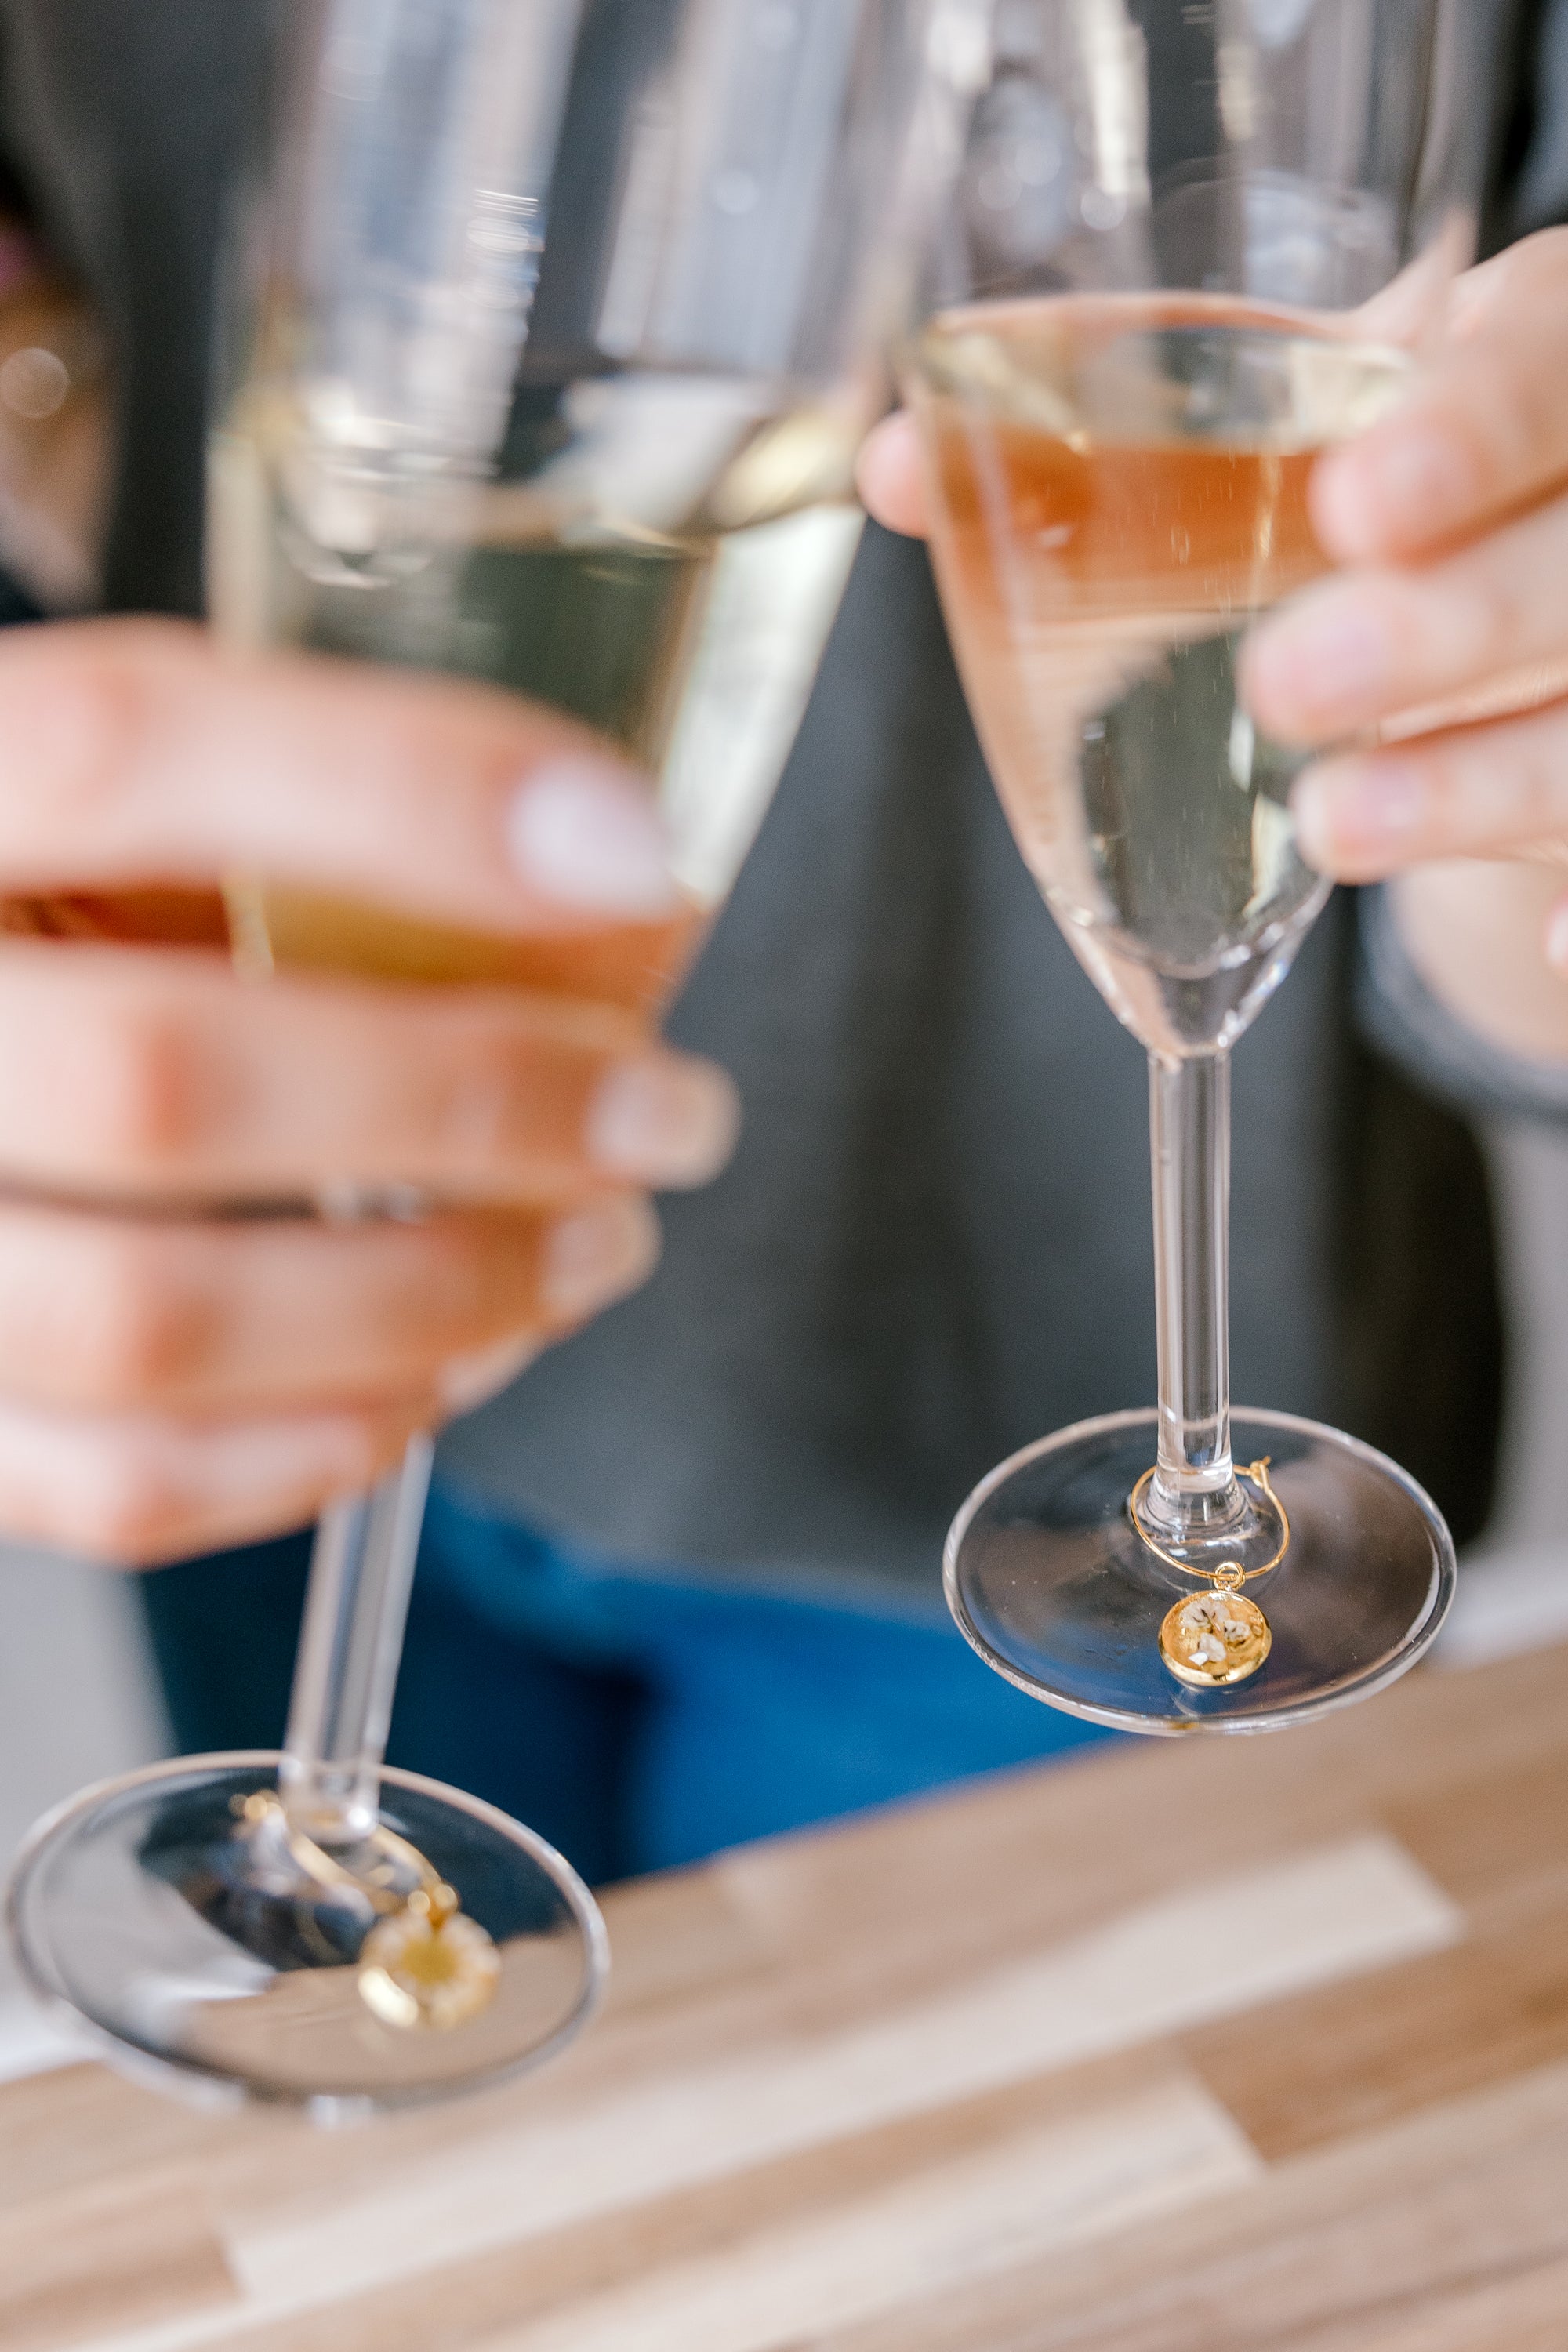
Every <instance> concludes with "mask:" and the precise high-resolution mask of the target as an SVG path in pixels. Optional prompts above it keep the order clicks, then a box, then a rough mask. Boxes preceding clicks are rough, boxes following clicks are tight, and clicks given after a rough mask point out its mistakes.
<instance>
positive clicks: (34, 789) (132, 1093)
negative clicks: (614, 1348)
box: [0, 623, 735, 1563]
mask: <svg viewBox="0 0 1568 2352" xmlns="http://www.w3.org/2000/svg"><path fill="white" fill-rule="evenodd" d="M0 709H4V710H5V747H4V755H3V761H0V892H4V893H7V894H11V895H12V896H13V897H15V896H16V895H18V894H28V893H45V892H51V891H59V890H65V889H69V890H72V891H82V890H88V891H102V892H113V891H115V890H117V889H123V888H129V887H134V886H137V885H142V884H145V883H147V882H149V881H156V882H157V883H159V884H161V885H184V886H192V887H200V886H210V885H211V884H212V883H213V882H214V881H215V880H216V878H217V877H221V876H223V875H226V874H228V873H231V872H236V871H239V872H245V871H251V872H258V873H264V874H267V875H268V876H276V877H279V879H280V880H282V881H284V882H287V883H289V884H293V885H297V886H304V887H310V888H311V889H314V890H318V891H322V892H326V893H332V892H336V893H339V894H341V895H342V897H343V898H349V899H354V900H358V901H361V902H369V903H374V904H384V905H387V906H390V907H393V908H399V909H402V910H404V911H405V912H407V913H409V914H411V915H414V916H416V917H421V918H427V919H434V920H436V921H437V922H440V921H445V922H447V923H453V924H458V925H461V926H465V927H467V928H468V929H476V930H487V929H488V930H489V931H490V932H493V933H499V934H512V935H515V934H528V935H530V936H531V937H533V938H536V939H538V940H540V941H542V942H543V943H544V945H545V947H546V949H547V950H548V955H549V959H550V961H551V963H552V967H553V969H554V971H555V974H556V979H555V981H554V982H553V983H552V989H551V991H550V992H533V993H530V992H526V991H519V990H513V989H499V988H447V989H439V988H416V987H407V986H389V985H377V984H374V983H367V982H359V981H355V980H353V979H352V978H347V977H336V976H327V975H316V974H310V975H307V974H304V973H284V974H280V975H279V977H277V978H276V979H274V980H271V981H269V982H267V984H265V985H264V986H259V987H258V986H255V985H253V984H250V983H247V982H246V981H245V980H243V979H242V978H240V977H238V976H237V974H236V972H235V971H234V970H233V968H232V965H231V962H230V961H229V959H228V958H227V956H226V954H224V953H222V952H211V951H209V952H203V951H200V950H192V949H190V948H183V949H182V948H143V947H117V946H113V945H106V944H101V943H95V944H82V943H77V942H72V943H70V944H65V943H62V942H58V941H52V940H40V939H26V938H17V937H6V938H3V939H0V1185H3V1186H4V1188H5V1189H4V1190H0V1530H3V1531H4V1532H5V1534H8V1535H11V1536H15V1537H23V1538H32V1539H37V1540H42V1541H45V1542H47V1543H51V1544H56V1545H58V1546H61V1547H64V1548H68V1549H72V1550H77V1551H80V1552H84V1553H88V1554H90V1555H93V1556H98V1557H102V1558H105V1559H113V1560H115V1561H121V1562H127V1563H138V1562H147V1561H152V1560H155V1559H167V1558H173V1557H176V1556H178V1555H179V1554H181V1553H185V1552H190V1551H195V1550H199V1549H206V1548H209V1547H212V1546H216V1545H218V1544H220V1543H226V1542H231V1541H237V1540H241V1539H244V1538H249V1537H253V1536H256V1535H259V1534H261V1533H264V1532H268V1531H270V1530H273V1529H276V1528H283V1527H288V1526H291V1525H296V1524H298V1523H299V1522H300V1520H302V1519H305V1518H307V1517H309V1516H310V1514H311V1513H312V1512H313V1511H314V1510H316V1509H317V1508H318V1507H319V1506H320V1505H321V1503H322V1502H323V1501H325V1500H326V1499H328V1498H329V1497H331V1496H334V1495H337V1494H342V1493H344V1492H349V1491H353V1490H355V1489H357V1488H360V1487H362V1486H365V1485H366V1484H368V1483H369V1482H370V1481H371V1480H373V1479H374V1477H375V1476H376V1475H379V1473H380V1472H381V1471H382V1470H383V1469H384V1467H386V1466H388V1465H390V1464H391V1463H393V1462H394V1461H395V1459H396V1457H397V1455H398V1454H399V1452H400V1451H401V1449H402V1447H403V1444H405V1440H406V1438H407V1437H408V1436H409V1435H410V1434H411V1433H413V1432H414V1431H415V1430H416V1429H418V1428H421V1427H426V1426H428V1425H429V1424H430V1423H432V1422H433V1421H435V1420H437V1419H439V1418H440V1417H442V1416H443V1415H444V1414H446V1413H447V1412H453V1411H457V1410H462V1409H465V1408H467V1407H468V1406H470V1405H472V1404H475V1403H477V1402H479V1401H480V1400H481V1398H482V1397H483V1396H484V1395H485V1394H487V1393H489V1392H492V1391H495V1390H497V1389H499V1388H500V1387H501V1386H503V1385H504V1384H505V1382H506V1380H507V1379H508V1378H509V1377H510V1375H512V1374H514V1373H515V1372H516V1371H518V1370H521V1366H522V1364H523V1362H524V1361H525V1360H527V1358H528V1357H529V1356H530V1355H531V1353H532V1352H534V1351H536V1350H537V1349H540V1348H541V1347H542V1346H544V1345H547V1344H548V1343H549V1341H550V1340H552V1339H554V1338H556V1337H558V1336H559V1335H561V1334H562V1333H563V1332H565V1331H567V1330H569V1329H571V1328H574V1326H576V1325H578V1324H580V1323H581V1322H583V1321H584V1319H586V1318H588V1317H590V1316H591V1315H593V1314H594V1313H595V1312H597V1311H598V1309H599V1308H601V1307H604V1306H605V1305H607V1304H608V1303H609V1302H610V1301H611V1300H613V1299H615V1298H616V1297H620V1296H621V1295H622V1294H623V1293H624V1292H626V1291H627V1290H628V1289H631V1288H633V1287H635V1286H636V1285H637V1283H639V1282H640V1281H641V1280H642V1279H643V1278H644V1277H645V1276H647V1273H648V1272H649V1271H650V1269H651V1267H652V1265H653V1262H654V1258H655V1255H656V1250H657V1233H656V1226H655V1223H654V1219H653V1216H652V1213H651V1211H650V1209H649V1207H648V1204H647V1199H646V1197H645V1192H646V1188H647V1187H650V1186H654V1185H658V1186H660V1187H669V1186H679V1185H685V1184H693V1183H700V1182H703V1181H707V1179H708V1178H710V1176H712V1175H713V1174H714V1173H716V1172H717V1171H718V1169H719V1167H720V1166H721V1164H722V1162H723V1160H724V1159H725V1158H726V1157H727V1156H728V1153H729V1150H730V1148H731V1141H732V1139H733V1134H734V1128H735V1108H734V1097H733V1089H732V1088H731V1085H730V1082H729V1080H728V1079H727V1078H726V1077H724V1076H723V1075H722V1074H721V1072H719V1071H717V1070H715V1069H713V1068H711V1067H710V1066H708V1065H706V1064H703V1063H700V1062H696V1061H692V1060H690V1059H688V1058H686V1057H684V1056H681V1055H676V1054H673V1053H671V1052H669V1051H668V1049H666V1048H665V1047H663V1046H662V1045H659V1043H658V1040H657V1038H655V1037H654V1036H653V1035H652V1034H651V1033H650V1030H649V1026H648V1017H647V1013H644V1012H641V1011H637V1010H634V1009H631V1008H629V1007H628V1006H627V1005H626V1004H624V1003H614V1002H609V1001H606V999H605V991H604V990H603V988H602V986H601V985H600V984H599V983H600V981H601V979H602V974H603V970H604V965H605V941H606V939H607V938H613V937H614V936H615V935H616V934H617V933H619V934H626V935H627V936H629V937H631V938H632V939H634V940H640V941H641V942H642V944H643V947H644V950H647V947H648V945H649V943H651V942H656V941H658V940H660V939H664V940H668V939H671V938H673V937H676V936H679V932H680V930H681V929H682V927H683V926H685V925H687V924H688V923H689V916H688V914H687V911H686V908H685V907H684V904H683V902H682V901H681V899H680V898H679V894H678V892H677V891H676V888H675V886H674V884H673V883H672V881H671V879H670V877H669V873H668V866H666V864H665V859H664V849H663V843H662V838H661V835H660V833H659V829H658V822H657V819H656V817H655V815H654V814H653V811H652V809H651V806H650V805H649V803H648V802H647V797H646V795H645V793H644V792H643V790H642V789H641V787H640V786H639V784H638V783H637V780H636V779H635V778H634V777H632V776H630V775H629V774H628V773H627V772H625V771H623V770H621V769H619V768H618V767H617V766H616V765H615V764H613V763H612V762H611V761H610V760H609V758H608V756H607V755H603V754H601V753H600V752H599V751H598V750H597V747H596V746H595V744H594V743H593V741H592V740H591V739H589V738H587V737H585V736H584V733H583V731H582V730H580V729H576V728H574V727H573V726H571V725H570V724H568V723H567V722H565V721H563V720H560V719H555V718H553V717H552V716H550V715H548V714H546V713H543V712H541V711H540V710H538V709H531V708H530V707H528V706H527V705H523V704H521V703H519V702H517V701H515V700H513V699H512V698H508V697H505V696H501V695H498V694H495V693H492V692H490V691H489V690H488V689H485V688H477V687H470V686H467V685H462V684H458V683H456V682H454V681H451V680H446V679H437V678H416V677H398V676H392V675H389V674H387V673H385V672H376V673H366V672H364V671H361V670H358V669H355V668H353V667H349V666H347V665H338V664H333V663H328V662H322V661H314V660H310V659H302V658H298V657H289V658H279V659H268V660H265V661H264V660H259V659H254V660H253V659H244V660H240V659H237V658H235V657H231V656H224V655H222V654H219V653H216V652H215V651H213V650H212V649H211V647H210V646H208V644H207V643H206V641H205V638H204V637H203V636H202V635H199V634H198V633H197V632H195V631H194V630H186V629H184V628H181V627H177V626H174V625H163V624H147V623H93V624H88V625H70V626H59V627H51V628H42V629H33V630H18V631H14V632H10V633H7V634H6V635H5V637H4V638H0ZM574 972H580V973H581V974H583V975H584V984H583V986H582V988H581V990H580V992H579V991H578V990H577V989H575V988H574ZM401 1186H412V1187H416V1188H418V1189H419V1190H420V1191H421V1192H425V1193H426V1194H428V1195H430V1196H433V1197H434V1198H436V1199H437V1200H439V1201H440V1202H443V1203H445V1204H446V1205H444V1206H443V1207H441V1208H440V1209H438V1210H437V1211H434V1212H432V1213H430V1214H429V1215H428V1216H427V1217H426V1218H424V1219H423V1220H422V1221H420V1222H417V1223H396V1222H393V1221H390V1220H378V1221H374V1222H365V1223H342V1224H334V1223H326V1222H321V1221H318V1220H313V1219H311V1218H310V1217H309V1216H307V1215H304V1214H302V1213H299V1203H300V1202H301V1201H302V1200H309V1199H311V1198H313V1197H315V1196H316V1195H317V1194H318V1193H319V1192H321V1191H323V1190H324V1189H326V1188H328V1187H334V1188H336V1187H348V1188H361V1189H365V1190H369V1191H372V1192H374V1191H375V1190H376V1189H378V1188H380V1189H382V1190H385V1189H387V1188H393V1187H401ZM66 1202H68V1203H69V1204H70V1205H64V1203H66ZM214 1202H245V1203H247V1204H250V1205H251V1206H253V1207H254V1206H255V1205H257V1204H268V1203H270V1204H272V1205H273V1206H274V1207H275V1208H276V1209H277V1210H278V1211H279V1213H277V1214H262V1215H250V1216H248V1217H246V1218H244V1219H239V1218H235V1217H214V1216H212V1215H211V1214H208V1213H204V1211H205V1208H206V1206H207V1204H210V1203H214ZM289 1203H293V1204H294V1213H289Z"/></svg>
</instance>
